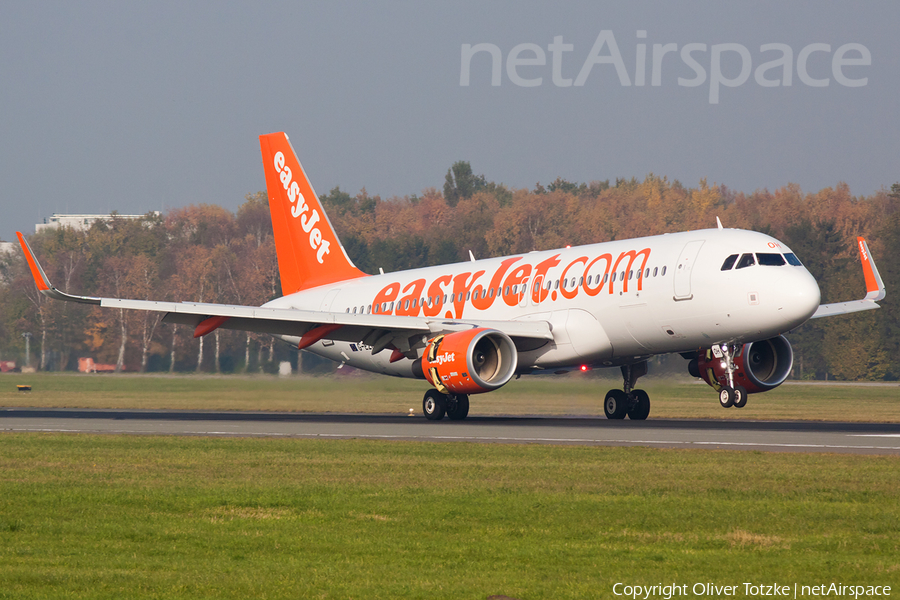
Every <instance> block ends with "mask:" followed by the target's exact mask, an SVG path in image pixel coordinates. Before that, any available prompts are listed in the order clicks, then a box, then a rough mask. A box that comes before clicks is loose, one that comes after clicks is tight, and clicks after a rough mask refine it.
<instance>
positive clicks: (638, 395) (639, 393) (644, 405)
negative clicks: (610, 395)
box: [628, 390, 650, 421]
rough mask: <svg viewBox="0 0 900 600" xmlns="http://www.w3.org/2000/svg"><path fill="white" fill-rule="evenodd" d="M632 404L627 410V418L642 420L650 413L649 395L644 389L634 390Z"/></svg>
mask: <svg viewBox="0 0 900 600" xmlns="http://www.w3.org/2000/svg"><path fill="white" fill-rule="evenodd" d="M631 395H632V396H634V404H633V405H632V406H631V408H630V409H629V410H628V418H629V419H631V420H632V421H643V420H644V419H646V418H647V416H648V415H649V414H650V396H649V395H648V394H647V392H645V391H644V390H634V391H632V392H631Z"/></svg>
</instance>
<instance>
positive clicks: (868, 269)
mask: <svg viewBox="0 0 900 600" xmlns="http://www.w3.org/2000/svg"><path fill="white" fill-rule="evenodd" d="M856 242H857V244H858V245H859V260H860V261H861V262H862V268H863V276H864V277H865V278H866V299H870V300H875V301H876V302H877V301H879V300H882V299H884V282H882V280H881V275H880V274H879V273H878V268H877V267H876V266H875V263H874V261H873V260H872V255H871V254H870V253H869V246H868V244H866V239H865V238H863V237H857V238H856Z"/></svg>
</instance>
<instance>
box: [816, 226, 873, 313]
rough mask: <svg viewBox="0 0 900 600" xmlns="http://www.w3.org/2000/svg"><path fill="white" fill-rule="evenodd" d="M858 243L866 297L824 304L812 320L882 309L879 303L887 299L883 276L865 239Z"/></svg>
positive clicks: (858, 239) (858, 240) (859, 239)
mask: <svg viewBox="0 0 900 600" xmlns="http://www.w3.org/2000/svg"><path fill="white" fill-rule="evenodd" d="M856 242H857V245H858V247H859V260H860V261H862V268H863V275H864V276H865V278H866V297H865V298H863V299H861V300H851V301H850V302H835V303H833V304H822V305H821V306H819V308H818V309H817V310H816V312H815V313H813V315H812V316H811V317H810V319H818V318H821V317H833V316H834V315H846V314H848V313H854V312H859V311H863V310H872V309H874V308H880V307H879V306H878V302H879V301H881V300H884V297H885V290H884V282H883V281H882V280H881V275H879V274H878V267H876V266H875V261H874V260H872V254H871V253H870V252H869V246H868V244H866V240H865V238H861V237H858V238H856Z"/></svg>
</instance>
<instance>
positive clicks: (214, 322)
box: [194, 317, 231, 338]
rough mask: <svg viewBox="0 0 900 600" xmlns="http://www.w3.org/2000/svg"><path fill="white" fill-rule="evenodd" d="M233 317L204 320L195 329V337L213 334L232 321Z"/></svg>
mask: <svg viewBox="0 0 900 600" xmlns="http://www.w3.org/2000/svg"><path fill="white" fill-rule="evenodd" d="M230 318H231V317H207V318H206V319H203V320H202V321H200V322H199V323H197V327H196V328H195V329H194V337H195V338H198V337H203V336H204V335H206V334H207V333H212V332H213V331H215V330H216V329H218V328H219V327H221V326H222V325H224V324H225V321H227V320H228V319H230Z"/></svg>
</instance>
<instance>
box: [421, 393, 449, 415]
mask: <svg viewBox="0 0 900 600" xmlns="http://www.w3.org/2000/svg"><path fill="white" fill-rule="evenodd" d="M446 402H447V396H445V395H444V394H442V393H440V392H439V391H437V390H428V391H427V392H425V398H423V399H422V412H423V413H425V418H426V419H428V420H429V421H440V420H441V419H443V418H444V412H445V411H446V410H447V404H446Z"/></svg>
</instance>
